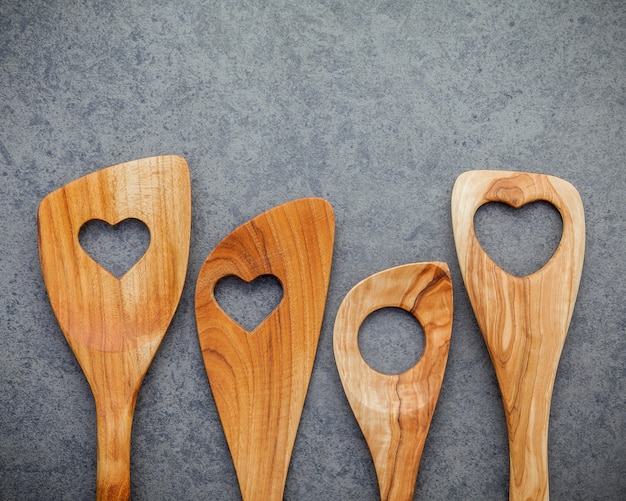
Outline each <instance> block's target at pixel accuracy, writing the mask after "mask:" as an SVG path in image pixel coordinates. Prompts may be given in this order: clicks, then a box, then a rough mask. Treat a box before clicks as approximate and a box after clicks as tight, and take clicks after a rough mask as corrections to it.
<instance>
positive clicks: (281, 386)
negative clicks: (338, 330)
mask: <svg viewBox="0 0 626 501" xmlns="http://www.w3.org/2000/svg"><path fill="white" fill-rule="evenodd" d="M334 232H335V221H334V216H333V211H332V209H331V207H330V204H328V202H326V201H324V200H322V199H319V198H308V199H301V200H295V201H292V202H288V203H286V204H283V205H280V206H278V207H275V208H274V209H271V210H269V211H267V212H265V213H263V214H261V215H259V216H257V217H255V218H254V219H252V220H251V221H249V222H247V223H245V224H244V225H243V226H240V227H239V228H237V229H236V230H235V231H233V232H232V233H231V234H230V235H228V236H227V237H226V238H225V239H224V240H222V242H221V243H220V244H218V246H217V247H216V248H215V249H214V250H213V252H212V253H211V254H210V255H209V257H208V258H207V260H206V261H205V263H204V264H203V265H202V269H201V270H200V275H199V277H198V283H197V288H196V320H197V324H198V335H199V339H200V346H201V348H202V356H203V358H204V364H205V367H206V371H207V375H208V378H209V382H210V385H211V391H212V393H213V397H214V399H215V403H216V405H217V410H218V412H219V415H220V419H221V422H222V426H223V428H224V432H225V435H226V440H227V442H228V446H229V448H230V453H231V455H232V457H233V461H234V464H235V470H236V472H237V477H238V480H239V486H240V488H241V494H242V497H243V499H244V500H245V501H250V500H260V501H272V500H275V501H276V500H281V499H282V496H283V491H284V486H285V480H286V477H287V470H288V467H289V461H290V458H291V452H292V449H293V445H294V441H295V437H296V431H297V429H298V424H299V422H300V416H301V413H302V408H303V405H304V399H305V396H306V392H307V388H308V385H309V379H310V377H311V371H312V368H313V361H314V359H315V353H316V350H317V342H318V339H319V335H320V329H321V326H322V319H323V316H324V306H325V303H326V293H327V290H328V281H329V278H330V267H331V260H332V252H333V240H334ZM231 275H234V276H237V277H239V278H241V279H243V280H244V281H246V282H250V281H252V280H253V279H255V278H256V277H258V276H261V275H274V276H275V277H277V278H278V280H279V281H280V283H281V285H282V287H283V299H282V301H281V302H280V303H279V305H278V307H277V308H276V309H275V310H274V311H273V312H272V313H270V315H269V316H268V317H267V318H266V319H265V320H264V321H263V322H261V324H259V325H258V326H257V327H256V328H255V329H254V330H253V331H252V332H248V331H246V330H245V329H243V328H242V327H241V326H240V325H239V324H237V323H236V322H235V321H234V320H232V319H231V318H230V317H229V316H228V315H227V314H226V313H225V312H224V311H223V310H222V309H221V308H220V306H219V305H218V303H217V301H216V300H215V296H214V289H215V285H216V284H217V282H218V281H219V280H220V279H221V278H223V277H226V276H231Z"/></svg>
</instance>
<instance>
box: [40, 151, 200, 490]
mask: <svg viewBox="0 0 626 501" xmlns="http://www.w3.org/2000/svg"><path fill="white" fill-rule="evenodd" d="M128 218H136V219H139V220H141V221H143V222H144V223H145V224H146V226H148V228H149V230H150V245H149V247H148V250H147V251H146V253H145V254H144V255H143V256H142V257H141V258H140V259H139V261H138V262H137V263H136V264H135V265H134V266H133V267H132V268H131V269H130V270H128V271H127V272H126V273H125V274H124V275H123V276H122V277H121V278H119V279H117V278H116V277H115V276H113V275H112V274H111V273H110V272H108V271H107V270H106V269H104V268H103V267H101V266H100V265H99V264H98V263H96V262H95V261H94V260H93V259H92V258H91V257H90V256H89V255H88V254H87V253H86V252H85V251H84V250H83V248H82V247H81V245H80V243H79V241H78V232H79V230H80V228H81V226H83V224H85V223H86V222H87V221H90V220H92V219H101V220H104V221H106V222H108V223H109V224H111V225H115V224H117V223H119V222H120V221H122V220H124V219H128ZM190 222H191V191H190V182H189V170H188V168H187V163H186V162H185V160H184V159H183V158H181V157H178V156H161V157H153V158H146V159H143V160H136V161H133V162H127V163H124V164H120V165H115V166H113V167H108V168H106V169H102V170H100V171H97V172H94V173H92V174H89V175H87V176H85V177H82V178H80V179H77V180H75V181H73V182H71V183H69V184H67V185H66V186H64V187H62V188H60V189H58V190H56V191H54V192H52V193H50V194H49V195H48V196H46V197H45V198H44V199H43V201H42V202H41V205H40V206H39V215H38V223H39V255H40V259H41V268H42V271H43V278H44V281H45V284H46V289H47V291H48V296H49V298H50V303H51V304H52V309H53V310H54V313H55V315H56V318H57V320H58V322H59V325H60V327H61V329H62V331H63V334H64V335H65V338H66V339H67V342H68V343H69V345H70V346H71V348H72V351H73V352H74V355H75V356H76V358H77V359H78V362H79V363H80V366H81V367H82V370H83V372H84V373H85V376H86V378H87V380H88V381H89V385H90V386H91V391H92V392H93V395H94V399H95V405H96V415H97V434H98V463H97V464H98V467H97V488H96V497H97V499H98V500H113V499H115V500H118V499H119V500H124V499H129V498H130V435H131V427H132V418H133V412H134V407H135V401H136V399H137V393H138V392H139V387H140V386H141V381H142V379H143V377H144V374H145V373H146V371H147V370H148V367H149V365H150V363H151V361H152V359H153V357H154V354H155V353H156V350H157V348H158V346H159V344H160V343H161V339H162V338H163V336H164V334H165V331H166V330H167V327H168V325H169V323H170V321H171V319H172V316H173V315H174V312H175V310H176V307H177V305H178V302H179V299H180V295H181V292H182V288H183V283H184V281H185V273H186V270H187V259H188V255H189V236H190Z"/></svg>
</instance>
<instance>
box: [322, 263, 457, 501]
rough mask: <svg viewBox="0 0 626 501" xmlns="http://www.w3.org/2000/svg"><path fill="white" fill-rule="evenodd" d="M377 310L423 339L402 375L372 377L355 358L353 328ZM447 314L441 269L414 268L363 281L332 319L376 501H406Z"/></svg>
mask: <svg viewBox="0 0 626 501" xmlns="http://www.w3.org/2000/svg"><path fill="white" fill-rule="evenodd" d="M385 307H398V308H402V309H404V310H406V311H408V312H410V313H411V314H412V315H413V316H414V317H415V318H416V319H417V320H418V321H419V322H420V324H421V325H422V328H423V329H424V334H425V336H426V343H425V348H424V354H423V356H422V358H421V359H420V360H419V362H418V363H417V364H416V365H415V366H414V367H412V368H411V369H409V370H407V371H405V372H403V373H402V374H397V375H385V374H381V373H380V372H377V371H375V370H374V369H372V368H371V367H370V366H369V365H367V363H366V362H365V360H364V359H363V357H362V356H361V353H360V351H359V346H358V333H359V327H360V326H361V323H362V322H363V321H364V320H365V318H366V317H367V316H368V315H369V314H370V313H372V312H373V311H375V310H378V309H380V308H385ZM452 309H453V301H452V283H451V280H450V272H449V270H448V265H446V264H445V263H416V264H407V265H404V266H398V267H397V268H391V269H389V270H385V271H381V272H380V273H376V274H375V275H372V276H370V277H369V278H366V279H365V280H363V281H362V282H360V283H359V284H357V285H356V286H355V287H354V288H353V289H352V290H351V291H350V292H349V293H348V294H347V296H346V297H345V298H344V300H343V302H342V303H341V307H340V308H339V312H338V313H337V318H336V320H335V330H334V350H335V359H336V362H337V368H338V369H339V375H340V377H341V382H342V384H343V387H344V390H345V392H346V396H347V397H348V401H349V402H350V406H351V407H352V411H353V412H354V415H355V417H356V419H357V421H358V422H359V426H360V427H361V430H362V431H363V435H364V436H365V440H366V441H367V444H368V446H369V449H370V452H371V453H372V457H373V459H374V465H375V467H376V474H377V476H378V484H379V487H380V497H381V499H382V500H389V501H391V500H409V499H413V491H414V489H415V480H416V478H417V472H418V468H419V462H420V458H421V455H422V450H423V448H424V444H425V442H426V435H427V433H428V428H429V427H430V422H431V420H432V417H433V413H434V411H435V405H436V404H437V399H438V397H439V390H440V389H441V383H442V381H443V374H444V371H445V368H446V361H447V359H448V350H449V347H450V336H451V334H452Z"/></svg>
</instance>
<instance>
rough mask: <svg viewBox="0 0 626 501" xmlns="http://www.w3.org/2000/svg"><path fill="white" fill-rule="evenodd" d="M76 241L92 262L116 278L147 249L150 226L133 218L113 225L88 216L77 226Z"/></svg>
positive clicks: (128, 268)
mask: <svg viewBox="0 0 626 501" xmlns="http://www.w3.org/2000/svg"><path fill="white" fill-rule="evenodd" d="M78 241H79V243H80V245H81V247H82V248H83V249H84V250H85V252H86V253H87V254H89V255H90V256H91V257H92V259H93V260H94V261H95V262H96V263H98V264H99V265H100V266H102V267H103V268H105V269H106V270H108V271H109V272H111V273H112V274H113V275H114V276H115V277H116V278H118V279H119V278H121V277H122V276H123V275H124V274H125V273H126V272H127V271H128V270H130V269H131V268H132V267H133V265H134V264H135V263H136V262H137V261H139V259H141V257H142V256H143V255H144V254H145V253H146V251H147V250H148V246H149V245H150V230H149V229H148V227H147V226H146V225H145V223H143V221H140V220H139V219H134V218H130V219H124V220H123V221H120V222H119V223H117V224H116V225H110V224H109V223H107V222H106V221H102V220H101V219H92V220H90V221H87V222H86V223H85V224H83V226H82V227H81V228H80V231H79V232H78Z"/></svg>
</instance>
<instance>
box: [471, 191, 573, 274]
mask: <svg viewBox="0 0 626 501" xmlns="http://www.w3.org/2000/svg"><path fill="white" fill-rule="evenodd" d="M474 231H475V233H476V238H478V241H479V242H480V245H481V246H482V248H483V249H484V251H485V252H486V253H487V254H488V255H489V257H490V258H491V259H492V260H493V261H494V262H495V263H496V264H497V265H498V266H500V268H502V269H503V270H505V271H506V272H508V273H510V274H511V275H515V276H518V277H523V276H526V275H530V274H531V273H533V272H535V271H537V270H539V269H541V268H543V266H544V265H545V264H546V263H547V262H548V261H549V260H550V258H551V257H552V255H553V254H554V253H555V251H556V249H557V247H558V246H559V242H560V241H561V235H562V233H563V220H562V219H561V214H560V213H559V211H558V210H557V208H556V207H554V205H552V204H551V203H549V202H544V201H538V202H532V203H529V204H526V205H523V206H522V207H520V208H519V209H515V208H513V207H511V206H509V205H506V204H503V203H488V204H485V205H483V206H481V207H480V208H479V209H478V210H477V211H476V215H475V216H474Z"/></svg>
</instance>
